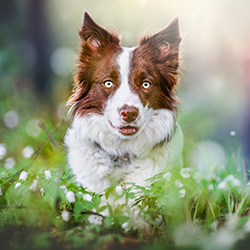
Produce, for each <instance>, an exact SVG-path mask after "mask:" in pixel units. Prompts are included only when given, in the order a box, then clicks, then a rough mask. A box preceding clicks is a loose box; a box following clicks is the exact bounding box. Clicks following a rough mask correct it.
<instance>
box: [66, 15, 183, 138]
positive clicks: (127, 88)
mask: <svg viewBox="0 0 250 250" xmlns="http://www.w3.org/2000/svg"><path fill="white" fill-rule="evenodd" d="M79 35H80V38H81V44H80V53H79V64H78V69H77V72H76V76H75V84H76V89H75V92H74V93H73V95H72V96H71V98H70V99H69V101H68V104H74V105H75V110H74V115H78V116H86V115H89V114H101V115H103V116H104V118H105V123H106V124H103V126H107V127H108V128H109V129H110V131H112V132H113V133H115V134H116V135H118V136H119V137H120V138H122V139H128V138H134V137H136V136H138V135H139V134H140V132H141V131H142V130H144V128H145V127H146V126H147V124H148V123H150V122H151V121H152V120H153V119H154V118H155V117H156V116H158V115H159V114H160V111H161V112H162V111H163V112H167V113H168V114H169V113H171V114H175V110H176V107H177V103H178V98H177V96H176V94H175V87H176V85H177V74H178V71H177V70H178V66H179V60H178V54H179V43H180V41H181V39H180V36H179V28H178V19H174V20H173V21H172V22H171V23H170V24H169V25H168V26H167V27H166V28H165V29H163V30H162V31H160V32H159V33H157V34H155V35H153V36H147V37H144V38H143V39H141V40H140V41H139V45H138V46H137V47H133V48H127V47H122V46H121V45H120V39H119V38H118V36H117V35H115V34H111V33H110V32H108V31H107V30H106V29H104V28H103V27H100V26H99V25H98V24H96V23H95V22H94V20H93V19H92V18H91V17H90V15H89V14H88V13H87V12H85V13H84V22H83V26H82V28H81V30H80V31H79Z"/></svg>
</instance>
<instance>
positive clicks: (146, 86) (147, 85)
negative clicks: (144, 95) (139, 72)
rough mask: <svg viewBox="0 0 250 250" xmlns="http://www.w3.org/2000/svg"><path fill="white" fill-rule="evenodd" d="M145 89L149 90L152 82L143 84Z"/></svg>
mask: <svg viewBox="0 0 250 250" xmlns="http://www.w3.org/2000/svg"><path fill="white" fill-rule="evenodd" d="M141 86H142V87H143V88H144V89H149V88H150V87H151V83H150V82H143V83H142V85H141Z"/></svg>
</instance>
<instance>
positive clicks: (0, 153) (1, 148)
mask: <svg viewBox="0 0 250 250" xmlns="http://www.w3.org/2000/svg"><path fill="white" fill-rule="evenodd" d="M6 153H7V149H6V147H5V144H4V143H1V144H0V159H3V157H4V156H5V155H6Z"/></svg>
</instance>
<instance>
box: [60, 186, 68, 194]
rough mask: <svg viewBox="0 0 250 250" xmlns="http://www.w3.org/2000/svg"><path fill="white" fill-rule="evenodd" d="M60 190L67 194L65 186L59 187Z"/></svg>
mask: <svg viewBox="0 0 250 250" xmlns="http://www.w3.org/2000/svg"><path fill="white" fill-rule="evenodd" d="M60 188H61V189H63V192H64V193H65V194H66V193H67V191H68V190H67V188H66V186H65V185H62V186H60Z"/></svg>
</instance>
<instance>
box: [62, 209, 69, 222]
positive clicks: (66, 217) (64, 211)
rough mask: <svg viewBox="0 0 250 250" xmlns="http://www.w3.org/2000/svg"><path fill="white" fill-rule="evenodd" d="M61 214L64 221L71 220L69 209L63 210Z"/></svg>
mask: <svg viewBox="0 0 250 250" xmlns="http://www.w3.org/2000/svg"><path fill="white" fill-rule="evenodd" d="M61 216H62V219H63V220H64V221H68V220H69V212H68V211H67V210H63V211H62V214H61Z"/></svg>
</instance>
